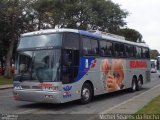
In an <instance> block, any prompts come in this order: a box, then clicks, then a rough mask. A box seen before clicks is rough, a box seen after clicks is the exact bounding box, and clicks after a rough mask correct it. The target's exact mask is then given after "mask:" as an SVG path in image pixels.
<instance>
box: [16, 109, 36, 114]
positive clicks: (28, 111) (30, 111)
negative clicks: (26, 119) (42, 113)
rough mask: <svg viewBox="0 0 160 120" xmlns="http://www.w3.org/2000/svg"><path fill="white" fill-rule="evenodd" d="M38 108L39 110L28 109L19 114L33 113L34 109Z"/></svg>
mask: <svg viewBox="0 0 160 120" xmlns="http://www.w3.org/2000/svg"><path fill="white" fill-rule="evenodd" d="M37 110H39V109H36V110H35V109H31V110H26V111H22V112H19V113H18V114H28V113H32V112H33V111H37Z"/></svg>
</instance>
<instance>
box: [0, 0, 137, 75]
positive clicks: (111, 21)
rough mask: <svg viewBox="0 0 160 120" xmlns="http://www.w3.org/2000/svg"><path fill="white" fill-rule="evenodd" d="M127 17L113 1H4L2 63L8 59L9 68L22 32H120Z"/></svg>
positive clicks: (0, 3) (0, 11) (0, 22)
mask: <svg viewBox="0 0 160 120" xmlns="http://www.w3.org/2000/svg"><path fill="white" fill-rule="evenodd" d="M127 15H128V12H127V11H125V10H123V9H121V8H120V6H119V5H118V4H115V3H113V2H112V1H111V0H1V1H0V18H1V19H0V53H1V55H0V61H1V62H2V58H3V57H4V56H6V60H5V62H6V63H5V64H6V65H7V66H8V67H7V68H9V66H10V63H11V60H12V56H14V51H15V49H16V45H17V43H18V41H17V40H18V37H19V36H20V34H22V33H25V32H29V31H35V30H40V29H46V28H55V27H58V28H73V29H74V28H75V29H83V30H91V29H92V30H93V29H99V30H101V31H107V32H110V33H118V31H119V30H120V28H123V27H124V26H125V25H126V22H125V21H124V19H125V18H126V17H127ZM127 34H128V33H127ZM129 34H130V35H131V36H132V37H135V36H134V35H132V34H133V33H129ZM139 37H140V36H139ZM129 40H130V39H129ZM136 40H137V39H136ZM2 53H3V54H2ZM7 71H8V72H7ZM5 73H6V76H9V69H6V72H5ZM7 74H8V75H7Z"/></svg>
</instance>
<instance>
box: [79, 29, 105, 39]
mask: <svg viewBox="0 0 160 120" xmlns="http://www.w3.org/2000/svg"><path fill="white" fill-rule="evenodd" d="M79 33H80V34H81V35H86V36H89V37H95V38H100V39H101V38H102V36H101V35H100V34H98V33H97V34H96V33H91V32H88V31H84V30H79Z"/></svg>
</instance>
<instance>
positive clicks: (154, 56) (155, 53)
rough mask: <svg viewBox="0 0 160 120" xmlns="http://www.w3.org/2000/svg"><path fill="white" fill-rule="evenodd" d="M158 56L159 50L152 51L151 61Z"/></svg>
mask: <svg viewBox="0 0 160 120" xmlns="http://www.w3.org/2000/svg"><path fill="white" fill-rule="evenodd" d="M158 55H159V52H158V50H151V51H150V57H151V59H156V58H157V56H158Z"/></svg>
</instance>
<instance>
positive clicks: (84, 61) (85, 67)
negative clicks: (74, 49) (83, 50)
mask: <svg viewBox="0 0 160 120" xmlns="http://www.w3.org/2000/svg"><path fill="white" fill-rule="evenodd" d="M93 60H95V58H84V57H82V58H80V67H79V72H78V76H77V78H76V80H75V81H76V82H77V81H79V80H81V79H82V78H83V77H84V76H85V75H86V73H87V72H88V71H89V70H90V68H91V65H92V64H93V62H92V61H93Z"/></svg>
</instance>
